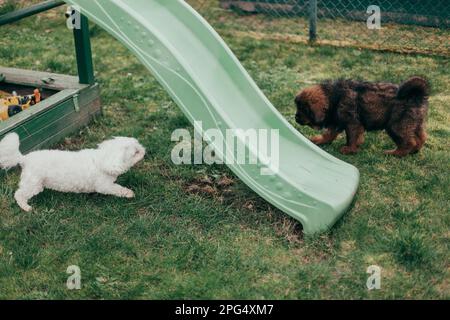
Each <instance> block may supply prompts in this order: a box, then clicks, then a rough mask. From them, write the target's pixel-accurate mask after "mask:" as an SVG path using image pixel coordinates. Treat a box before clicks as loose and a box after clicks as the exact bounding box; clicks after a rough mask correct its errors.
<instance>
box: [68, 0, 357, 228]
mask: <svg viewBox="0 0 450 320" xmlns="http://www.w3.org/2000/svg"><path fill="white" fill-rule="evenodd" d="M66 2H67V3H69V4H72V5H76V6H78V8H79V10H81V12H82V13H83V14H84V15H86V16H87V17H88V18H89V19H91V20H93V21H95V22H96V23H97V24H98V25H99V26H101V27H102V28H104V29H105V30H106V31H107V32H109V33H110V34H111V35H113V36H114V37H115V38H117V39H118V40H119V41H121V42H122V43H123V44H124V45H125V46H126V47H127V48H128V49H129V50H131V51H132V52H133V53H134V54H135V55H136V56H137V57H138V58H139V59H140V61H141V62H142V63H143V65H145V66H146V67H147V68H148V69H149V70H150V72H151V73H152V74H153V75H154V76H155V77H156V78H157V79H158V81H159V82H160V83H161V85H162V86H163V87H164V88H165V89H166V90H167V92H168V93H169V94H170V95H171V97H172V98H173V99H174V101H175V102H176V103H177V104H178V106H179V107H180V108H181V110H182V111H183V112H184V114H185V115H186V117H188V118H189V120H190V121H191V122H192V123H193V124H194V125H195V126H196V129H197V130H201V132H202V133H205V135H206V137H205V139H207V141H209V142H210V143H211V145H212V146H213V147H214V148H215V149H216V150H219V151H218V153H219V155H220V156H221V157H224V154H220V150H221V146H220V145H219V142H217V141H216V140H215V139H212V137H209V136H208V131H207V130H208V129H218V130H220V132H221V133H222V134H223V136H225V135H226V132H227V131H229V130H228V129H242V130H243V131H244V132H246V130H248V129H253V130H258V132H262V131H263V130H271V129H272V130H273V129H275V130H278V131H277V132H278V135H279V140H278V141H279V144H278V146H279V162H278V166H277V168H278V170H275V169H274V168H273V163H272V162H270V161H268V159H267V157H266V158H264V153H261V152H259V153H258V150H256V149H257V148H258V145H255V144H254V143H250V142H249V140H248V139H246V137H245V136H238V138H237V139H238V142H239V141H240V143H242V144H243V145H244V146H245V148H246V150H247V152H248V153H247V155H251V156H256V157H257V160H258V161H257V164H251V163H249V162H250V161H248V162H246V163H245V164H237V163H230V164H229V165H228V166H229V167H230V168H231V170H232V171H233V172H234V173H235V174H236V175H237V176H238V177H239V178H240V179H241V180H242V181H243V182H244V183H245V184H246V185H248V186H249V187H250V188H252V189H253V190H254V191H255V192H256V193H258V194H259V195H260V196H261V197H263V198H264V199H266V200H267V201H268V202H270V203H272V204H273V205H274V206H276V207H277V208H279V209H281V210H282V211H284V212H285V213H287V214H289V215H290V216H292V217H293V218H295V219H297V220H299V221H300V222H301V223H302V225H303V231H304V232H305V233H306V234H312V233H317V232H321V231H325V230H327V229H329V228H330V227H331V226H332V225H333V224H334V223H335V222H336V221H337V220H338V219H339V217H340V216H341V215H342V214H343V213H344V212H345V211H346V210H347V208H348V207H349V205H350V204H351V202H352V199H353V197H354V195H355V193H356V190H357V187H358V181H359V172H358V170H357V169H356V168H355V167H353V166H352V165H350V164H347V163H345V162H343V161H341V160H339V159H336V158H334V157H333V156H331V155H329V154H328V153H326V152H324V151H323V150H321V149H320V148H318V147H317V146H315V145H314V144H312V143H311V142H309V140H307V139H306V138H305V137H303V136H302V135H301V134H300V133H298V132H297V130H296V129H295V128H294V127H293V126H292V125H291V124H289V123H288V122H287V121H286V119H284V118H283V117H282V116H281V114H280V113H279V112H278V111H277V110H276V109H275V108H274V107H273V106H272V104H271V103H270V102H269V100H268V99H267V98H266V97H265V95H264V94H263V93H262V92H261V90H260V89H259V88H258V87H257V85H256V84H255V82H254V81H253V80H252V79H251V77H250V76H249V75H248V73H247V72H246V71H245V69H244V68H243V67H242V65H241V64H240V63H239V61H238V60H237V58H236V57H235V56H234V54H233V53H232V52H231V50H230V49H229V48H228V46H227V45H226V44H225V43H224V41H223V40H222V39H221V37H220V36H219V35H218V34H217V33H216V32H215V31H214V29H213V28H212V27H211V26H210V25H209V24H208V23H207V22H206V21H205V20H204V19H203V18H202V17H201V16H200V15H199V14H198V13H197V12H196V11H195V10H194V9H192V8H191V7H190V6H189V5H188V4H187V3H185V2H184V1H183V0H94V1H93V0H67V1H66ZM111 54H112V55H113V54H114V52H111ZM200 121H201V126H200V125H199V122H200ZM216 131H217V130H216ZM268 132H269V131H268ZM270 132H272V131H270ZM239 139H240V140H239ZM270 148H272V144H271V146H270ZM225 150H228V148H225ZM226 152H227V151H224V153H226ZM230 152H231V151H230ZM263 158H264V159H263ZM269 160H270V159H269ZM264 168H265V169H267V170H268V171H265V173H264V174H263V172H264ZM270 173H272V174H270Z"/></svg>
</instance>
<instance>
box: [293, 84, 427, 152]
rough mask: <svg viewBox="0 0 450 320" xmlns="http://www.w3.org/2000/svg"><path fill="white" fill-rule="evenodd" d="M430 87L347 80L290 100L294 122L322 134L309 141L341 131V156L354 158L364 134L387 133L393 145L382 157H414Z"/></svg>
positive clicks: (329, 138) (422, 136)
mask: <svg viewBox="0 0 450 320" xmlns="http://www.w3.org/2000/svg"><path fill="white" fill-rule="evenodd" d="M428 95H429V85H428V83H427V81H426V80H424V79H423V78H420V77H413V78H410V79H409V80H407V81H406V82H404V83H403V84H401V85H400V86H398V85H395V84H392V83H369V82H361V81H352V80H338V81H335V82H331V81H327V82H324V83H322V84H320V85H316V86H312V87H309V88H306V89H305V90H303V91H302V92H300V93H299V94H298V95H297V97H296V98H295V103H296V105H297V113H296V115H295V119H296V121H297V123H299V124H301V125H308V126H310V127H312V128H314V129H323V128H325V129H326V130H325V131H324V133H323V134H322V135H320V136H316V137H313V138H312V139H311V140H312V141H313V142H314V143H316V144H319V145H320V144H325V143H331V142H332V141H333V140H335V139H336V138H337V136H338V135H339V134H340V133H341V132H342V131H345V133H346V136H347V144H346V146H344V147H342V148H341V152H342V153H344V154H349V153H356V152H357V151H358V150H359V146H360V145H361V144H362V143H363V142H364V132H365V131H373V130H386V132H387V133H388V135H389V136H390V137H391V138H392V140H393V141H394V142H395V144H396V145H397V149H396V150H390V151H387V152H386V153H388V154H392V155H396V156H405V155H407V154H410V153H414V152H418V151H419V150H420V149H421V148H422V147H423V145H424V143H425V140H426V138H427V134H426V131H425V122H426V116H427V112H428Z"/></svg>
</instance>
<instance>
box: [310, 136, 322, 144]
mask: <svg viewBox="0 0 450 320" xmlns="http://www.w3.org/2000/svg"><path fill="white" fill-rule="evenodd" d="M310 140H311V142H312V143H314V144H317V145H321V144H324V143H325V142H324V138H323V136H322V135H319V136H314V137H312V138H311V139H310Z"/></svg>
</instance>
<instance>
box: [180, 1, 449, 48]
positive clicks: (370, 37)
mask: <svg viewBox="0 0 450 320" xmlns="http://www.w3.org/2000/svg"><path fill="white" fill-rule="evenodd" d="M186 1H187V2H189V3H190V4H191V5H192V6H193V7H194V8H196V9H197V10H198V11H199V12H200V13H201V14H203V15H204V17H205V18H206V19H207V20H208V21H209V22H210V23H212V25H213V26H214V27H215V28H216V29H217V30H218V31H219V32H220V33H231V34H236V35H239V34H243V35H247V36H252V37H257V38H261V39H278V40H284V41H291V42H302V43H307V42H310V41H314V42H316V43H317V44H326V45H335V46H350V47H358V48H368V49H375V50H386V51H395V52H405V53H422V54H434V55H443V56H450V1H449V0H186ZM374 6H376V7H374ZM378 9H379V15H378V11H377V10H378ZM378 18H380V19H378ZM378 20H379V22H380V26H381V28H374V27H373V26H376V22H377V21H378ZM368 21H369V25H370V28H369V26H368Z"/></svg>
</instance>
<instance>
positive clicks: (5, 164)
mask: <svg viewBox="0 0 450 320" xmlns="http://www.w3.org/2000/svg"><path fill="white" fill-rule="evenodd" d="M19 145H20V140H19V136H18V135H17V133H10V134H7V135H6V136H5V137H4V138H3V140H2V141H0V168H2V169H10V168H13V167H15V166H17V165H18V164H20V163H21V162H22V160H23V155H22V154H21V153H20V150H19Z"/></svg>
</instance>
